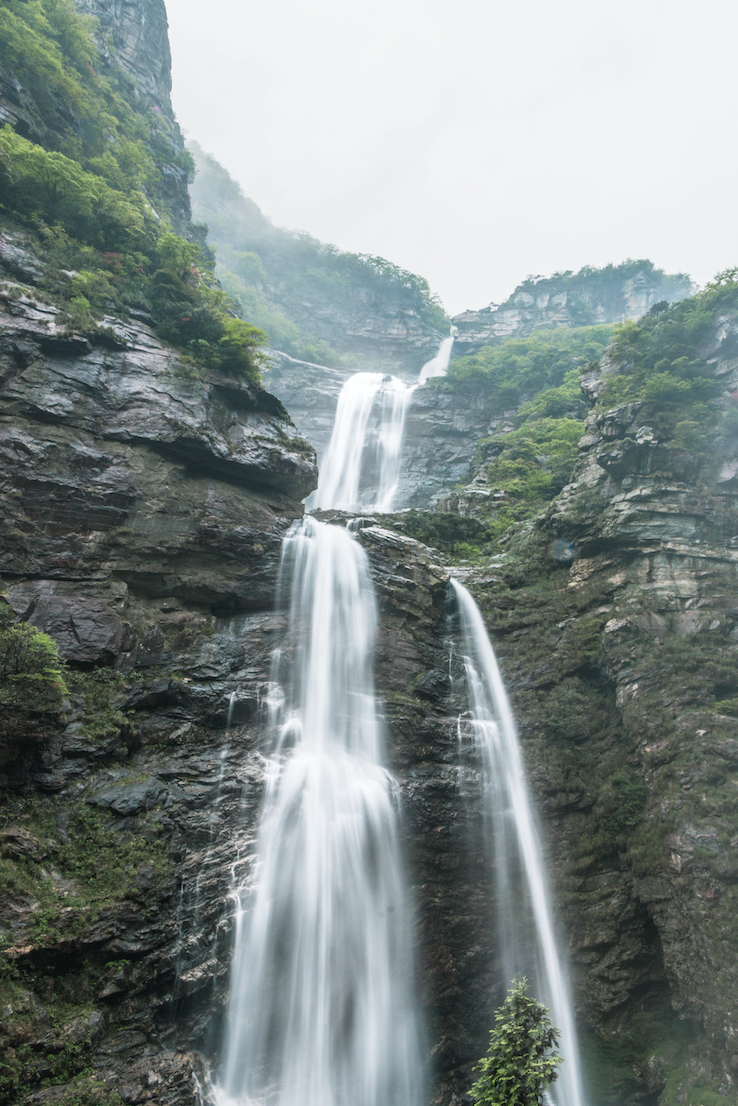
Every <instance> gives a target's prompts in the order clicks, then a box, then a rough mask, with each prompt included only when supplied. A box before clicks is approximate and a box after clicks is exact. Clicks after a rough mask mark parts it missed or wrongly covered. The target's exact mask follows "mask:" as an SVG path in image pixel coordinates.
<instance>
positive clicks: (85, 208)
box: [0, 124, 154, 250]
mask: <svg viewBox="0 0 738 1106" xmlns="http://www.w3.org/2000/svg"><path fill="white" fill-rule="evenodd" d="M0 194H2V196H3V204H4V206H5V208H6V209H9V210H11V211H12V212H13V213H14V214H16V215H20V216H21V217H23V218H25V219H42V220H43V221H44V222H47V223H50V224H56V225H58V226H61V227H63V228H64V230H66V231H67V232H68V233H69V234H70V235H72V236H73V237H75V238H76V239H78V241H80V242H83V243H85V244H87V245H90V246H96V247H98V248H99V249H107V250H113V249H123V250H125V249H144V248H145V247H146V245H147V239H148V240H149V241H151V240H152V239H153V237H154V228H153V224H154V216H153V212H152V210H151V207H150V205H148V204H147V202H146V200H145V198H144V196H143V194H142V193H129V194H128V195H124V193H122V192H118V191H116V190H115V189H113V188H110V186H109V185H108V184H107V183H106V182H105V181H104V180H103V178H102V177H100V176H97V175H96V174H94V173H89V172H87V171H86V170H84V169H83V168H82V167H81V165H79V163H78V162H76V161H72V160H71V158H68V157H66V156H65V155H64V154H60V153H56V152H49V151H48V150H44V148H43V147H42V146H37V145H35V144H34V143H33V142H29V141H28V140H27V139H25V138H21V136H20V135H18V134H16V133H15V131H14V130H13V129H12V128H11V127H10V126H9V125H8V124H6V125H5V126H4V127H3V128H2V130H0Z"/></svg>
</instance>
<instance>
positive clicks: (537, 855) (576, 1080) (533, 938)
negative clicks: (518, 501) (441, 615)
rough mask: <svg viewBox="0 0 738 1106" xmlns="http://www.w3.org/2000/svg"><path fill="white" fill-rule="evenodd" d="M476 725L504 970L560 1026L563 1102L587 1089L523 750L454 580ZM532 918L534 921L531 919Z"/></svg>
mask: <svg viewBox="0 0 738 1106" xmlns="http://www.w3.org/2000/svg"><path fill="white" fill-rule="evenodd" d="M451 582H452V584H453V587H454V591H455V593H456V598H457V601H458V608H459V618H460V623H461V636H462V654H463V658H464V667H465V670H466V680H467V687H468V694H469V706H470V708H471V714H472V722H471V733H472V740H473V742H474V745H475V748H476V751H477V754H478V755H479V757H480V759H481V763H482V777H483V788H484V802H485V811H486V812H487V815H488V823H489V824H488V831H489V839H490V841H489V844H490V847H491V849H493V850H494V865H495V873H496V885H497V900H498V903H499V907H498V909H499V911H500V919H499V921H500V926H499V930H500V945H501V948H500V950H499V951H500V953H501V960H502V965H503V970H504V972H505V976H506V978H507V980H508V985H509V981H511V980H512V979H513V977H514V976H515V975H518V974H519V975H525V976H527V978H528V980H529V981H530V985H531V993H532V994H533V995H534V997H535V998H537V999H538V1000H539V1001H542V1002H544V1003H545V1004H546V1006H548V1007H549V1008H550V1010H551V1012H552V1020H553V1022H554V1025H557V1026H558V1028H559V1029H560V1030H561V1039H560V1052H561V1055H562V1056H563V1057H564V1061H565V1062H564V1064H563V1065H562V1066H561V1068H560V1071H559V1077H558V1080H557V1081H556V1083H554V1084H553V1085H552V1087H551V1088H550V1091H549V1092H548V1093H549V1095H550V1097H551V1098H552V1099H553V1101H554V1102H555V1103H558V1104H560V1106H583V1102H584V1097H583V1091H582V1081H581V1072H580V1061H579V1047H578V1043H577V1034H576V1028H575V1025H574V1017H573V1014H572V1009H571V1002H570V999H569V990H568V986H567V982H566V978H565V976H564V972H563V968H562V964H561V958H560V956H559V952H558V948H557V945H556V939H555V936H554V928H553V922H552V918H551V911H550V909H549V905H548V893H547V889H546V880H545V874H544V867H543V860H542V857H541V847H540V843H539V840H538V833H537V830H536V824H535V818H534V816H533V810H532V808H531V803H530V798H529V796H528V788H527V785H526V781H525V774H524V771H523V764H522V759H521V754H520V744H519V741H518V734H517V727H516V725H515V719H514V717H513V713H512V710H511V708H510V702H509V700H508V697H507V693H506V691H505V685H504V683H503V682H502V677H501V675H500V670H499V667H498V665H497V660H496V658H495V654H494V650H493V648H492V643H491V642H490V640H489V635H488V634H487V630H486V628H485V625H484V622H483V620H482V615H481V613H480V611H479V608H478V607H477V605H476V603H475V602H474V600H473V599H472V597H471V595H470V594H469V592H468V591H467V590H466V588H465V587H463V585H462V584H459V583H458V582H457V581H456V580H452V581H451ZM531 923H532V924H531Z"/></svg>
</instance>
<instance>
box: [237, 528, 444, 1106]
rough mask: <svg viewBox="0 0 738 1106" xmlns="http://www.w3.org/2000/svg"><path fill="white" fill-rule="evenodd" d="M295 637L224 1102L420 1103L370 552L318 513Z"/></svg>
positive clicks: (277, 698)
mask: <svg viewBox="0 0 738 1106" xmlns="http://www.w3.org/2000/svg"><path fill="white" fill-rule="evenodd" d="M280 577H281V579H280V591H281V593H282V600H283V604H284V606H285V608H286V610H287V611H288V629H287V636H286V641H285V643H284V645H283V646H282V648H281V649H280V650H279V651H278V652H277V653H276V655H275V658H274V668H273V673H272V686H273V695H272V705H271V713H272V733H273V741H274V747H273V752H272V756H271V758H270V760H269V762H268V766H267V784H266V796H265V800H264V809H263V815H262V819H261V825H260V830H259V840H258V847H257V855H258V862H257V865H256V869H255V871H254V872H253V883H252V884H250V885H248V886H247V887H244V888H242V889H241V890H239V892H238V908H237V913H236V927H237V929H236V941H235V954H234V964H233V968H232V975H231V990H230V1001H229V1006H228V1013H227V1029H226V1039H225V1049H224V1060H223V1068H222V1073H221V1077H220V1086H219V1088H218V1090H217V1099H218V1101H219V1102H220V1103H227V1102H236V1103H239V1104H242V1106H245V1104H246V1103H249V1104H251V1103H254V1104H255V1103H262V1102H264V1103H269V1104H270V1106H271V1104H272V1103H273V1104H274V1106H419V1103H420V1102H421V1100H422V1080H421V1066H420V1058H419V1047H418V1029H417V1026H416V1021H415V1014H414V1002H413V994H412V976H413V969H412V955H411V947H410V933H411V924H410V916H409V908H408V904H407V901H406V894H405V890H404V884H405V879H404V875H403V871H402V864H401V858H400V850H399V844H398V809H397V808H398V803H397V799H398V796H397V787H396V784H395V783H394V781H393V779H392V777H391V776H390V775H389V773H388V772H387V770H386V769H385V768H384V766H383V763H382V761H383V750H382V745H383V742H382V735H381V728H380V724H379V721H378V718H377V713H376V708H375V700H374V682H373V677H372V668H373V650H374V635H375V625H376V609H375V600H374V590H373V587H372V583H371V579H370V576H369V568H368V562H367V557H366V554H365V552H364V550H363V549H362V548H361V546H360V545H359V543H358V542H357V541H356V540H355V538H354V537H353V535H352V534H350V533H349V531H348V530H346V529H344V528H342V527H339V526H329V525H326V524H325V523H321V522H318V521H317V520H315V519H312V518H310V517H309V516H308V517H307V518H305V519H304V520H303V521H301V522H299V523H297V524H295V526H293V528H292V530H291V531H290V533H289V535H288V537H287V538H286V540H285V543H284V547H283V552H282V565H281V571H280Z"/></svg>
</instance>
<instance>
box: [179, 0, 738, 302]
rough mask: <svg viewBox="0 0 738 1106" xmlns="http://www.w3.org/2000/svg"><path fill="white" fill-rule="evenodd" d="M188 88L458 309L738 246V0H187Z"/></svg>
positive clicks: (226, 160) (248, 148)
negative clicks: (540, 286) (600, 269)
mask: <svg viewBox="0 0 738 1106" xmlns="http://www.w3.org/2000/svg"><path fill="white" fill-rule="evenodd" d="M166 3H167V9H168V13H169V23H170V35H171V44H172V55H173V78H174V89H173V99H174V107H175V111H176V112H177V115H178V117H179V120H180V123H181V124H182V126H183V127H184V129H185V130H186V131H187V133H188V134H189V136H191V137H192V138H195V139H197V141H198V142H200V144H201V145H202V146H204V147H205V148H206V149H207V150H209V151H210V152H211V153H213V154H214V155H215V157H216V158H217V159H218V160H219V161H221V162H222V163H223V164H224V165H225V166H226V167H227V169H228V170H229V171H230V172H231V173H232V175H233V176H234V177H235V178H236V179H237V180H238V181H239V182H240V183H241V185H242V187H243V189H244V191H245V193H246V194H247V195H248V196H250V197H251V198H252V199H253V200H255V201H256V202H257V203H258V204H259V206H260V207H261V208H262V210H263V211H264V212H265V214H267V215H269V216H270V217H271V218H272V219H273V221H274V222H275V223H277V224H278V225H281V226H285V227H293V228H295V229H299V230H306V231H309V232H310V233H311V234H313V235H315V236H316V237H317V238H320V239H322V240H324V241H327V242H333V243H335V244H336V245H337V246H340V247H341V248H343V249H348V250H357V251H360V252H365V253H374V254H380V255H381V256H383V257H386V258H388V259H389V260H391V261H394V262H395V263H397V264H398V265H401V266H403V267H404V268H407V269H411V270H413V271H414V272H417V273H421V274H422V275H423V276H425V277H426V278H427V279H428V281H429V282H430V284H431V287H432V288H433V289H434V291H436V292H438V293H439V294H440V296H441V298H442V300H443V302H444V305H445V307H446V308H447V310H449V311H450V312H451V313H456V312H458V311H461V310H463V309H464V308H467V307H475V308H479V307H483V306H485V305H486V304H487V303H489V302H490V301H491V300H494V301H498V302H499V301H500V300H502V299H505V298H506V297H507V295H509V293H510V292H511V291H512V289H513V288H514V286H515V285H516V284H517V283H519V281H520V280H522V279H523V278H524V277H526V276H527V275H528V274H531V273H532V274H543V275H549V274H550V273H552V272H555V271H556V270H559V269H574V270H576V269H578V268H580V267H581V266H582V265H586V264H591V265H604V264H607V263H608V262H609V261H613V262H618V261H622V260H623V259H624V258H626V257H649V258H651V260H652V261H654V262H655V263H656V264H657V265H659V266H661V267H662V268H665V269H666V270H667V271H669V272H688V273H690V274H691V276H692V277H693V279H695V280H696V281H698V282H699V283H704V282H705V281H706V280H709V279H710V277H712V276H713V275H714V274H715V272H717V271H718V270H720V269H725V268H728V267H730V266H735V265H738V218H737V212H738V203H737V202H736V200H737V196H736V183H737V178H738V172H737V170H738V135H737V134H736V129H737V127H736V121H737V119H738V111H737V110H736V109H737V107H738V104H737V101H738V79H737V77H738V70H737V65H736V48H737V46H738V3H736V0H618V2H617V3H614V2H611V0H504V2H503V0H454V2H453V3H452V2H451V0H443V2H442V0H309V2H308V0H260V3H258V4H257V3H254V2H252V0H207V2H203V0H166Z"/></svg>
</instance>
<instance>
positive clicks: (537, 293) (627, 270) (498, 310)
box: [451, 261, 693, 356]
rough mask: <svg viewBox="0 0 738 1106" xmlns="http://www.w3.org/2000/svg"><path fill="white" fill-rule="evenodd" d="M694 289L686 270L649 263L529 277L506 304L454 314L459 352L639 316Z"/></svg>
mask: <svg viewBox="0 0 738 1106" xmlns="http://www.w3.org/2000/svg"><path fill="white" fill-rule="evenodd" d="M692 291H693V289H692V284H691V281H690V280H689V277H687V276H685V275H684V274H683V273H682V274H677V275H676V276H667V275H666V274H664V273H663V272H661V271H660V270H655V269H654V267H653V265H652V264H651V263H650V262H646V261H642V262H625V263H624V264H623V265H619V266H616V267H614V266H609V267H608V268H605V269H582V270H581V271H580V272H578V273H576V274H573V273H557V274H556V275H555V276H553V277H529V278H528V280H526V281H524V282H523V284H519V285H518V287H517V288H516V289H515V291H514V292H513V294H512V295H511V296H510V297H509V298H508V299H507V300H505V302H504V303H502V304H496V303H491V304H490V305H489V306H488V307H484V308H482V309H481V310H480V311H462V312H461V314H459V315H454V317H453V318H452V320H451V322H452V323H453V325H454V327H455V329H456V355H457V356H459V355H461V354H464V353H473V352H474V351H475V350H478V349H480V347H482V346H489V345H495V344H496V343H497V342H500V341H502V340H504V339H505V338H525V337H527V335H529V334H531V333H532V332H533V331H534V330H541V329H550V328H553V327H557V326H590V325H592V324H595V323H616V322H625V320H626V319H638V318H640V317H641V316H642V315H645V314H646V313H647V312H648V311H650V310H651V308H652V307H653V305H654V304H655V303H660V302H662V301H667V302H669V303H675V302H676V301H677V300H680V299H684V298H685V297H686V296H689V295H691V293H692Z"/></svg>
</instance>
